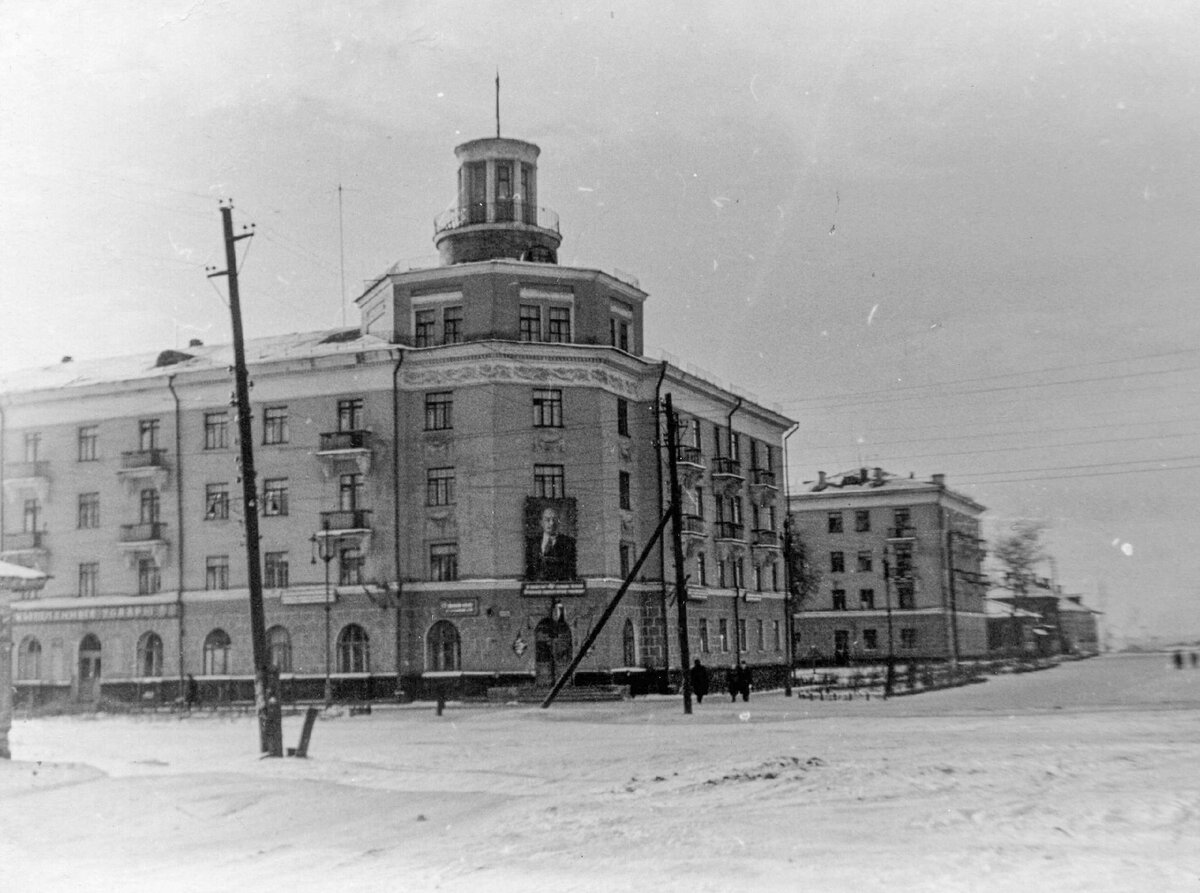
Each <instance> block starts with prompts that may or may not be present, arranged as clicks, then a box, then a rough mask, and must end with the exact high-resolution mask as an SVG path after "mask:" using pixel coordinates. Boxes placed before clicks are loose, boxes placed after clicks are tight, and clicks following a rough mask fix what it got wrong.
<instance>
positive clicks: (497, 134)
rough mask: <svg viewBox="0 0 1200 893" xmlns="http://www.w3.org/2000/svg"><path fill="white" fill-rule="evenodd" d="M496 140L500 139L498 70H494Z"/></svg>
mask: <svg viewBox="0 0 1200 893" xmlns="http://www.w3.org/2000/svg"><path fill="white" fill-rule="evenodd" d="M496 139H500V69H499V68H497V69H496Z"/></svg>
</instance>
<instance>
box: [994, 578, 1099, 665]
mask: <svg viewBox="0 0 1200 893" xmlns="http://www.w3.org/2000/svg"><path fill="white" fill-rule="evenodd" d="M988 601H989V603H990V605H989V608H991V606H992V605H994V606H995V607H994V609H992V610H989V640H991V639H993V638H994V639H995V647H994V648H993V650H994V651H996V652H997V653H1002V654H1006V653H1013V652H1014V651H1016V650H1017V649H1016V648H1015V642H1014V641H1013V637H1012V634H1011V633H1010V632H1007V631H1001V628H1002V627H1004V626H1005V625H1006V624H1005V620H1004V618H1005V616H1006V614H1007V616H1009V617H1010V618H1011V617H1016V616H1017V614H1020V615H1021V616H1022V617H1034V618H1036V620H1035V621H1033V622H1030V621H1028V620H1025V621H1021V622H1020V625H1021V626H1022V628H1023V634H1022V641H1021V648H1020V650H1019V653H1026V654H1029V653H1033V654H1036V655H1038V656H1039V657H1052V656H1054V655H1057V654H1069V655H1075V656H1080V657H1087V656H1090V655H1094V654H1099V653H1100V630H1099V623H1098V620H1097V618H1098V617H1099V616H1100V612H1099V611H1097V610H1095V609H1093V608H1089V607H1088V606H1087V605H1085V604H1084V603H1083V596H1081V595H1067V594H1065V593H1064V592H1063V591H1062V587H1061V586H1059V585H1057V584H1055V583H1053V582H1052V581H1050V580H1048V579H1045V578H1043V577H1035V578H1032V579H1030V580H1029V581H1028V582H1027V583H1026V585H1025V587H1024V589H1023V591H1021V592H1019V593H1013V592H1011V591H1006V592H1004V593H1003V594H994V595H992V596H991V597H990V598H989V599H988ZM1015 622H1017V621H1013V620H1009V621H1008V623H1007V625H1010V626H1011V625H1012V624H1013V623H1015ZM993 624H995V626H994V627H993Z"/></svg>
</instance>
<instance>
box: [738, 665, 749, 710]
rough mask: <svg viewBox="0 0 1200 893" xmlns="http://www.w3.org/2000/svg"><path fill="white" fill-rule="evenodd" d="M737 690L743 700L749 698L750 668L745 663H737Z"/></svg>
mask: <svg viewBox="0 0 1200 893" xmlns="http://www.w3.org/2000/svg"><path fill="white" fill-rule="evenodd" d="M738 692H739V693H740V694H741V696H742V700H743V701H749V700H750V668H749V667H748V666H746V665H745V664H739V665H738Z"/></svg>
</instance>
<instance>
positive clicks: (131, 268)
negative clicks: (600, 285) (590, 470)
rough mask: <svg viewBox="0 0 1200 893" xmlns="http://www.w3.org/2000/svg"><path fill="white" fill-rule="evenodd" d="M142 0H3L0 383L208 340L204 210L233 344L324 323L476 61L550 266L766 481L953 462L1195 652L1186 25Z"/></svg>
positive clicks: (1020, 12)
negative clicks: (629, 301)
mask: <svg viewBox="0 0 1200 893" xmlns="http://www.w3.org/2000/svg"><path fill="white" fill-rule="evenodd" d="M152 6H155V5H154V4H95V3H62V2H44V0H43V2H20V0H5V2H4V3H3V4H0V64H2V66H3V76H4V83H5V87H4V89H3V91H0V223H2V225H0V235H2V239H0V270H2V271H3V276H4V281H3V285H2V286H0V288H2V291H0V295H2V297H0V301H2V302H3V311H4V316H3V319H4V324H3V326H0V369H12V368H17V367H26V366H33V365H43V364H47V363H53V362H57V361H58V360H59V359H60V357H61V356H63V355H68V354H69V355H72V356H75V357H76V358H79V359H84V358H94V357H103V356H110V355H114V354H122V353H129V352H134V351H142V350H155V349H159V348H166V347H174V346H183V345H186V344H187V341H188V339H190V338H201V339H203V340H205V341H207V342H210V343H216V342H227V341H228V340H229V339H230V335H229V320H228V311H227V309H226V307H225V306H224V304H223V296H224V291H223V289H224V284H223V282H218V283H216V284H214V283H213V282H210V281H209V280H207V279H206V278H205V270H204V267H205V265H206V264H210V263H211V264H218V265H223V245H222V242H221V229H220V215H219V213H218V211H217V200H218V199H219V198H233V199H234V203H235V207H236V211H235V220H236V221H237V222H238V224H239V225H240V224H243V223H250V222H253V223H254V224H255V225H256V229H257V235H256V236H255V237H254V238H253V239H252V240H249V244H248V248H247V254H246V256H245V258H244V260H243V263H242V279H241V285H242V296H243V306H244V312H245V318H246V331H247V334H248V336H249V337H253V336H256V335H267V334H276V333H282V332H288V331H304V330H310V329H317V328H324V327H330V326H338V325H340V324H341V321H342V318H343V313H345V316H346V319H347V321H348V323H349V324H351V325H354V324H355V323H356V322H357V314H356V312H355V309H354V305H353V298H354V297H355V296H356V295H357V294H358V293H359V291H360V290H361V288H362V284H363V282H364V280H367V279H369V278H371V277H373V276H376V275H378V274H379V273H381V272H383V271H384V270H385V269H386V268H387V267H388V266H390V265H391V264H393V263H395V262H397V261H399V262H401V263H402V264H404V265H405V266H423V265H431V264H434V263H436V255H435V252H434V248H433V243H432V222H433V218H434V216H435V215H436V214H437V213H438V212H439V211H441V210H442V209H444V208H445V207H447V206H448V205H449V204H450V203H451V201H452V200H453V198H454V184H455V160H454V156H453V147H454V146H455V145H456V144H457V143H459V142H462V141H464V140H467V139H473V138H476V137H483V136H490V135H493V134H494V133H495V118H494V99H495V97H494V92H493V90H494V84H493V81H494V78H495V74H496V70H497V68H499V70H500V75H501V82H502V92H501V106H502V109H501V127H502V132H503V134H504V135H505V136H512V137H517V138H521V139H527V140H530V141H532V142H535V143H537V144H539V145H540V146H541V147H542V157H541V161H540V171H541V173H540V185H539V202H540V203H541V204H544V205H547V206H549V207H551V208H553V209H554V210H556V211H557V212H558V213H559V215H560V216H561V219H562V229H563V233H564V241H563V245H562V249H561V251H560V261H561V262H562V263H564V264H570V265H581V266H588V267H598V268H600V269H604V270H608V271H610V272H611V271H614V270H619V271H623V272H628V273H632V274H633V275H635V276H636V277H638V279H639V280H640V283H641V285H642V287H643V288H644V289H645V290H646V291H648V292H649V293H650V299H649V301H648V303H647V307H646V310H647V313H646V340H647V343H648V345H651V346H652V349H661V350H664V351H667V352H669V354H670V355H672V356H673V357H675V358H678V360H679V361H680V362H681V363H682V364H683V365H684V366H694V367H698V368H699V369H701V370H704V373H705V374H707V375H708V376H709V377H711V378H714V379H715V380H717V381H718V382H721V383H728V384H733V385H734V386H736V387H737V388H739V389H741V390H743V391H745V392H747V393H750V394H752V395H754V396H756V397H757V398H759V399H761V400H762V401H764V402H767V403H777V404H779V405H780V406H781V407H782V409H783V411H784V412H785V413H787V414H788V415H789V416H791V417H792V418H795V419H796V420H797V421H799V422H800V428H799V430H798V431H797V433H796V434H795V435H794V436H793V437H792V438H791V440H790V441H789V444H788V450H789V457H790V464H791V484H792V487H793V489H797V488H799V487H800V486H802V482H803V481H807V480H812V479H813V478H815V477H816V473H817V471H818V470H824V471H826V472H829V473H831V474H832V473H837V472H840V471H844V470H847V469H850V468H855V467H858V466H859V465H868V466H877V465H878V466H882V467H883V468H885V469H887V470H888V471H890V472H893V473H897V474H905V475H907V474H908V473H909V472H914V473H915V474H916V476H917V477H921V478H927V477H928V476H929V475H931V474H933V473H936V472H942V473H945V474H946V475H947V480H948V483H949V484H950V486H951V487H953V488H956V489H958V490H960V491H961V492H963V493H965V494H967V495H968V496H970V497H971V498H973V499H975V500H977V501H979V502H981V503H983V504H984V505H986V506H988V508H989V512H988V515H987V516H986V517H987V521H986V526H985V530H986V532H987V534H988V535H989V537H991V536H994V535H995V534H997V533H998V532H1001V531H1002V530H1003V529H1005V528H1006V526H1007V525H1009V524H1011V523H1012V521H1013V520H1015V519H1021V518H1032V519H1038V520H1042V521H1044V522H1046V523H1047V524H1048V525H1049V526H1050V530H1049V533H1048V534H1047V539H1048V543H1049V545H1050V547H1051V550H1052V551H1053V552H1054V553H1055V555H1056V557H1057V575H1058V579H1059V581H1060V582H1061V583H1062V584H1063V585H1064V586H1065V587H1066V588H1067V589H1068V590H1069V591H1072V592H1078V593H1082V594H1083V595H1084V596H1085V599H1086V601H1087V602H1088V603H1089V604H1091V605H1092V606H1094V607H1099V608H1101V609H1102V610H1104V611H1105V612H1106V617H1107V620H1108V622H1109V625H1110V628H1112V629H1113V630H1114V631H1115V632H1117V633H1118V634H1122V633H1124V634H1147V633H1149V634H1160V635H1164V636H1168V637H1178V636H1184V635H1192V636H1196V635H1200V613H1198V611H1197V603H1198V601H1200V599H1198V596H1200V583H1198V581H1200V549H1197V547H1196V542H1197V538H1198V537H1197V535H1198V533H1200V503H1198V500H1197V498H1196V491H1195V490H1193V488H1194V487H1196V486H1197V484H1198V483H1200V418H1198V417H1197V414H1198V413H1197V411H1198V410H1200V399H1198V385H1200V337H1198V336H1200V318H1198V315H1197V312H1196V309H1195V306H1196V292H1197V283H1200V251H1198V250H1197V249H1198V245H1197V242H1198V238H1197V237H1198V229H1200V226H1198V221H1200V185H1198V184H1200V96H1198V95H1197V94H1198V86H1200V53H1197V52H1196V47H1197V46H1200V16H1198V15H1197V14H1196V8H1195V5H1194V4H1192V3H1185V2H1179V3H1175V2H1143V3H1112V2H1097V0H1064V2H1042V3H1036V4H1034V3H1011V4H997V3H991V2H975V0H960V2H958V3H946V2H877V3H857V2H846V0H838V2H833V0H828V2H803V3H802V2H796V3H758V4H754V3H746V2H728V3H700V2H684V3H674V4H670V3H653V4H652V3H625V2H613V3H603V4H599V3H535V2H521V3H516V2H513V3H481V2H471V3H445V2H441V3H436V4H435V3H385V2H337V3H334V2H326V3H283V2H269V0H258V2H255V3H236V4H235V3H230V2H215V0H209V2H203V0H179V2H166V3H161V4H157V5H156V9H157V11H155V12H153V13H150V12H147V11H146V10H147V9H150V8H151V7H152ZM339 184H340V185H341V186H342V187H343V192H342V214H341V218H340V219H341V231H342V232H344V246H345V248H344V270H345V274H344V281H345V287H344V288H343V285H342V282H343V275H342V268H343V263H342V260H341V256H340V252H339V207H338V206H339V202H338V185H339ZM243 244H245V243H243ZM343 294H344V295H345V301H343ZM1044 573H1045V575H1046V576H1050V575H1051V573H1052V569H1051V568H1050V567H1049V566H1048V565H1047V566H1046V567H1045V568H1044Z"/></svg>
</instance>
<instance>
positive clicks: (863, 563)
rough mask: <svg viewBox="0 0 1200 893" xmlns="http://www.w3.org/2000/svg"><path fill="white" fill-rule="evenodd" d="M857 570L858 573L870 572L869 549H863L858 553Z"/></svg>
mask: <svg viewBox="0 0 1200 893" xmlns="http://www.w3.org/2000/svg"><path fill="white" fill-rule="evenodd" d="M858 572H859V573H860V574H869V573H870V572H871V552H870V550H863V551H861V552H859V553H858Z"/></svg>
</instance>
